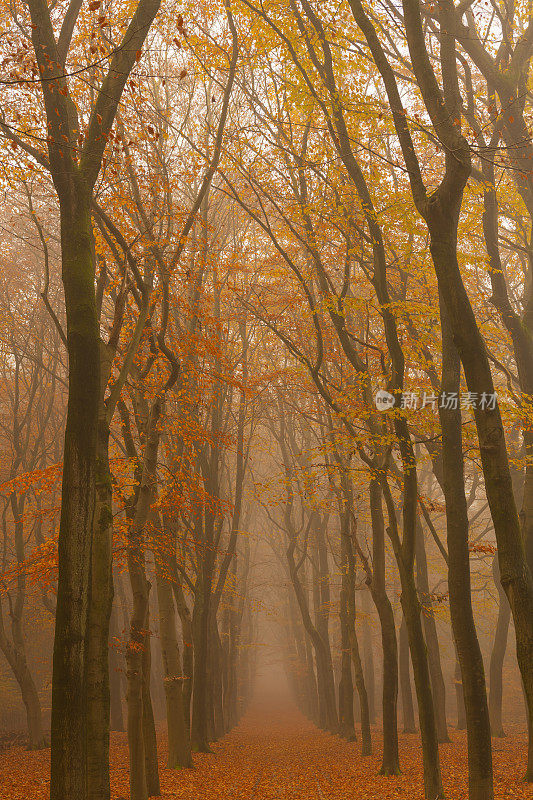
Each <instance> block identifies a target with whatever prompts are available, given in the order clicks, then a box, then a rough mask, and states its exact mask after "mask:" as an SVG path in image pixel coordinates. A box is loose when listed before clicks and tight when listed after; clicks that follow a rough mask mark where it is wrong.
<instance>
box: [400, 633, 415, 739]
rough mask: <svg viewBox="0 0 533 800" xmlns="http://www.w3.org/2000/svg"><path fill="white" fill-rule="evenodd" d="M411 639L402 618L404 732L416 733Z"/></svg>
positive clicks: (401, 677) (401, 666) (401, 661)
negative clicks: (411, 670)
mask: <svg viewBox="0 0 533 800" xmlns="http://www.w3.org/2000/svg"><path fill="white" fill-rule="evenodd" d="M410 660H411V657H410V655H409V639H408V637H407V626H406V624H405V619H404V618H403V617H402V624H401V625H400V687H401V695H402V713H403V732H404V733H416V723H415V708H414V704H413V693H412V691H411V675H410V669H409V667H410Z"/></svg>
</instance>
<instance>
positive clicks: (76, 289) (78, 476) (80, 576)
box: [50, 179, 100, 800]
mask: <svg viewBox="0 0 533 800" xmlns="http://www.w3.org/2000/svg"><path fill="white" fill-rule="evenodd" d="M79 180H81V179H79ZM66 206H67V204H66V203H65V202H63V203H61V255H62V276H63V286H64V290H65V306H66V316H67V342H68V356H69V395H68V408H67V423H66V429H65V447H64V456H63V482H62V491H61V497H62V500H61V520H60V526H59V553H58V560H59V563H58V584H57V610H56V625H55V636H54V657H53V674H52V720H51V777H50V798H51V800H72V798H74V797H75V798H76V800H86V799H87V797H88V795H87V785H88V783H87V733H88V719H87V704H88V697H87V683H86V667H87V664H86V655H87V627H88V607H89V595H90V580H89V579H90V569H91V547H92V539H93V529H94V528H93V520H94V506H95V485H96V473H97V464H96V444H97V428H98V405H99V397H100V331H99V326H98V315H97V309H96V300H95V288H94V274H95V266H94V260H93V236H92V226H91V215H90V196H87V195H86V194H84V193H83V190H81V189H79V190H78V191H77V192H75V208H73V209H71V210H70V211H68V210H67V207H66Z"/></svg>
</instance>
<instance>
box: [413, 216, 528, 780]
mask: <svg viewBox="0 0 533 800" xmlns="http://www.w3.org/2000/svg"><path fill="white" fill-rule="evenodd" d="M457 217H458V210H457V211H456V212H455V213H454V210H453V209H450V208H449V207H444V206H443V205H442V204H441V203H440V202H434V203H432V204H431V205H429V206H428V215H427V219H428V227H429V230H430V234H431V244H430V249H431V254H432V258H433V263H434V265H435V271H436V273H437V279H438V282H439V289H440V292H441V295H442V297H443V298H444V300H443V302H444V303H445V306H446V311H447V314H448V317H449V325H450V330H451V332H452V335H453V338H454V343H455V345H456V347H457V350H458V352H459V356H460V359H461V362H462V364H463V368H464V372H465V376H466V381H467V385H468V389H469V390H470V391H471V392H474V393H475V394H476V395H477V397H480V398H481V397H482V396H484V397H489V396H490V397H492V396H493V395H494V383H493V380H492V375H491V371H490V365H489V361H488V358H487V353H486V349H485V345H484V342H483V339H482V337H481V334H480V332H479V329H478V327H477V322H476V319H475V316H474V313H473V310H472V306H471V305H470V301H469V298H468V295H467V293H466V290H465V287H464V284H463V282H462V278H461V274H460V271H459V264H458V261H457V238H456V237H457ZM474 416H475V421H476V428H477V433H478V439H479V446H480V453H481V462H482V466H483V475H484V478H485V489H486V493H487V499H488V502H489V506H490V511H491V516H492V520H493V522H494V532H495V535H496V541H497V545H498V562H499V566H500V576H501V583H502V586H503V587H504V590H505V593H506V595H507V598H508V600H509V605H510V607H511V611H512V615H513V619H514V623H515V633H516V652H517V659H518V664H519V667H520V672H521V675H522V681H523V685H524V690H525V694H526V698H527V706H528V714H529V719H530V720H533V577H532V575H531V571H530V569H529V566H528V562H527V559H526V552H525V547H524V542H523V539H522V533H521V529H520V523H519V519H518V514H517V510H516V503H515V500H514V494H513V486H512V481H511V474H510V470H509V459H508V455H507V447H506V442H505V434H504V429H503V423H502V419H501V415H500V410H499V406H498V403H497V402H496V403H492V402H490V403H486V404H483V407H482V405H481V403H478V404H477V405H476V408H475V409H474ZM465 694H466V690H465ZM465 702H466V696H465ZM526 779H527V780H529V781H532V780H533V725H529V749H528V766H527V771H526Z"/></svg>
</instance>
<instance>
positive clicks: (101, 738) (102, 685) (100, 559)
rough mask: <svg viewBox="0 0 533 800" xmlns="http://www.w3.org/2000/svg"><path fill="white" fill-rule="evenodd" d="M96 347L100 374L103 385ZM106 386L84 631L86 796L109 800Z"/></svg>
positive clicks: (109, 495) (109, 584) (110, 599)
mask: <svg viewBox="0 0 533 800" xmlns="http://www.w3.org/2000/svg"><path fill="white" fill-rule="evenodd" d="M106 366H107V365H106V360H105V350H104V346H103V344H101V364H100V376H101V380H102V383H104V382H105V383H107V375H108V370H107V368H106ZM104 391H105V386H101V387H100V398H99V404H98V438H97V472H96V503H95V513H94V526H93V542H92V554H91V584H90V605H89V614H88V630H87V694H88V706H87V797H88V800H109V798H110V785H109V724H110V719H109V707H110V688H109V624H110V618H111V608H112V605H113V575H112V560H113V558H112V551H111V544H112V536H113V512H112V486H111V471H110V468H109V424H108V421H107V418H106V409H105V406H104Z"/></svg>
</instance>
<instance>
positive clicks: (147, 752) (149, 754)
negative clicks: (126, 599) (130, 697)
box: [142, 584, 161, 797]
mask: <svg viewBox="0 0 533 800" xmlns="http://www.w3.org/2000/svg"><path fill="white" fill-rule="evenodd" d="M150 588H151V587H150V584H148V591H150ZM146 630H147V635H146V638H145V643H144V649H143V652H142V712H143V718H142V738H143V745H144V762H145V774H146V790H147V792H148V797H159V795H160V794H161V787H160V785H159V768H158V764H157V738H156V732H155V720H154V710H153V706H152V697H151V694H150V676H151V673H152V669H151V640H150V602H149V598H148V609H147V612H146Z"/></svg>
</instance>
